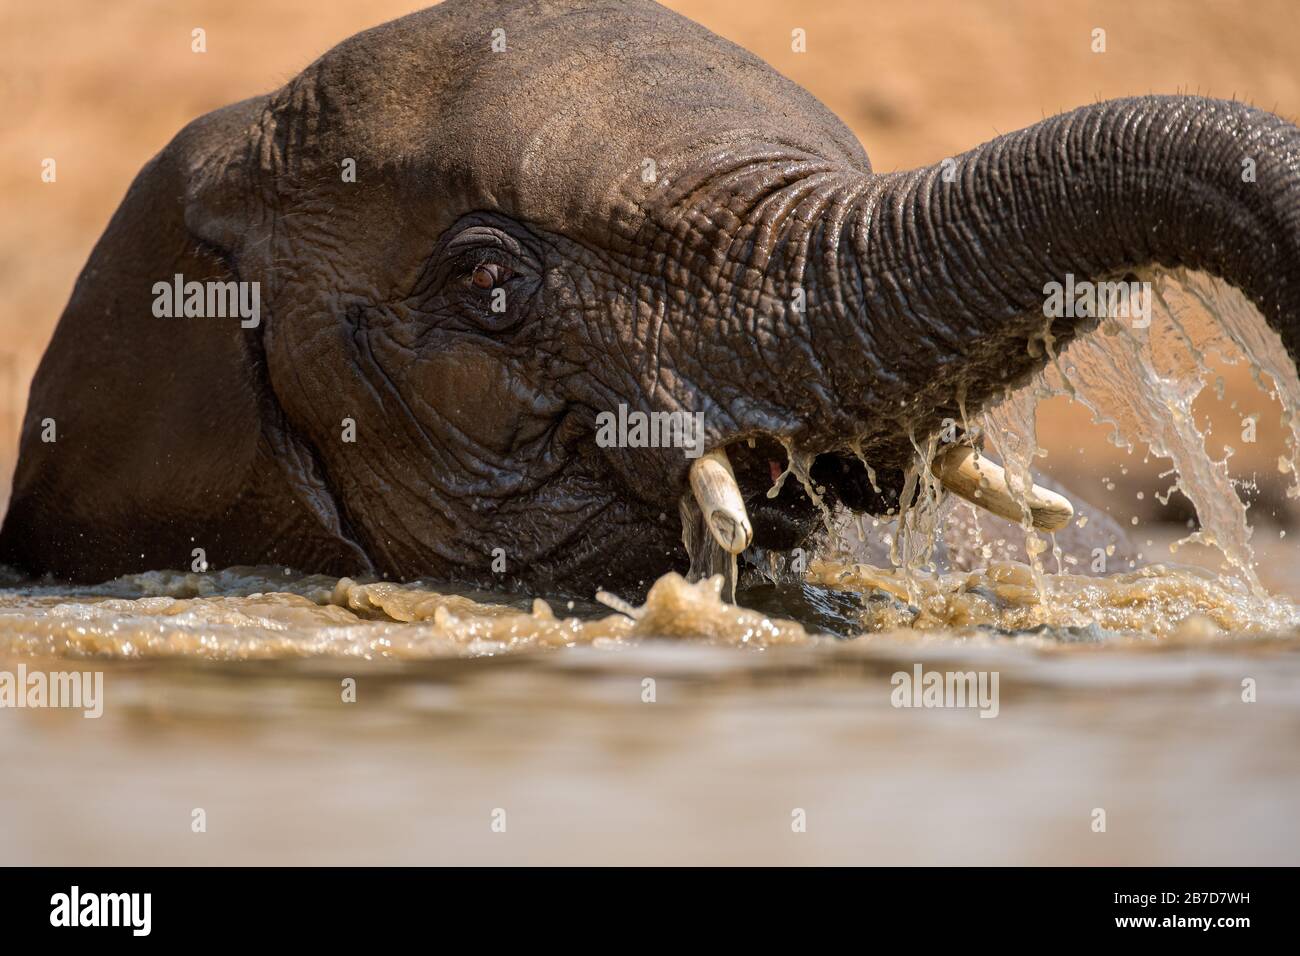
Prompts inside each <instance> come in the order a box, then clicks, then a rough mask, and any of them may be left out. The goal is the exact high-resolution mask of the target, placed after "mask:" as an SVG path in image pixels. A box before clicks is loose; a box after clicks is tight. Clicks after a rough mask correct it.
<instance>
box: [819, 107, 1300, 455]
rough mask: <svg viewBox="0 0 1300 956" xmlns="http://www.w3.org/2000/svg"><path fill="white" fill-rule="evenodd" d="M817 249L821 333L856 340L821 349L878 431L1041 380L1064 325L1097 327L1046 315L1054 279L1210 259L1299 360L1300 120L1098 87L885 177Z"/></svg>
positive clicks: (873, 437) (888, 439)
mask: <svg viewBox="0 0 1300 956" xmlns="http://www.w3.org/2000/svg"><path fill="white" fill-rule="evenodd" d="M810 258H814V259H816V260H817V261H819V262H821V263H822V266H821V272H822V275H821V277H822V278H823V279H825V280H826V284H825V286H824V287H823V288H825V289H828V290H829V292H823V293H822V294H821V299H822V301H821V302H820V303H819V309H818V312H819V313H820V316H821V317H820V318H818V319H817V320H816V321H815V322H814V323H813V324H812V325H813V327H812V332H813V333H814V335H818V334H819V333H820V337H821V338H822V339H823V341H835V342H837V343H838V344H837V345H836V347H834V348H828V349H823V350H819V359H820V360H821V364H822V365H823V366H824V370H825V371H826V372H827V373H828V374H829V376H830V378H831V380H832V382H833V387H832V389H831V390H830V391H831V392H832V393H833V394H834V395H836V396H837V398H838V400H839V401H840V402H841V403H842V405H841V409H840V411H841V412H847V413H849V414H852V415H853V416H854V417H856V418H857V419H858V420H859V421H865V422H867V433H866V434H865V435H864V436H863V438H862V440H863V442H864V444H867V445H868V446H871V445H874V444H877V443H879V444H880V445H881V446H882V447H883V446H885V445H890V444H891V443H892V445H891V447H893V448H895V449H899V448H900V445H899V442H898V436H899V435H903V436H906V434H907V433H908V431H909V430H913V431H915V432H916V433H917V435H918V437H919V435H920V434H921V429H925V428H931V429H932V428H934V427H937V425H938V423H939V422H940V421H941V420H942V418H943V417H945V416H948V415H954V416H955V413H956V412H957V408H956V404H957V401H958V399H961V400H962V401H963V402H964V403H965V405H966V407H967V408H968V409H971V410H974V409H978V408H979V407H980V405H982V404H983V403H984V402H985V401H986V400H988V399H989V398H990V397H993V396H996V395H999V394H1001V393H1002V390H1003V388H1004V387H1005V386H1007V385H1012V384H1016V383H1018V382H1021V381H1023V380H1024V379H1026V378H1027V377H1028V376H1029V375H1030V374H1032V373H1033V372H1034V371H1036V370H1037V368H1038V367H1040V366H1041V365H1042V363H1043V362H1044V360H1045V359H1044V358H1043V357H1042V356H1041V355H1039V357H1037V358H1035V357H1034V356H1032V355H1031V354H1030V350H1029V349H1027V348H1026V340H1027V339H1028V338H1030V337H1033V336H1038V335H1042V334H1043V333H1044V332H1045V331H1047V330H1048V323H1049V322H1050V333H1051V335H1052V336H1054V337H1055V338H1056V340H1057V341H1058V343H1061V344H1063V343H1064V342H1065V341H1068V340H1069V339H1070V338H1071V337H1072V336H1073V335H1074V334H1076V333H1077V332H1079V331H1081V330H1082V329H1084V328H1086V327H1087V325H1088V323H1089V321H1090V320H1088V319H1080V318H1075V317H1067V316H1065V315H1062V316H1060V317H1053V318H1050V319H1049V318H1045V315H1046V314H1047V312H1045V309H1044V305H1045V301H1046V300H1047V299H1048V294H1047V288H1048V287H1049V284H1050V283H1061V284H1062V285H1066V284H1068V283H1070V282H1075V283H1081V282H1084V281H1092V282H1098V281H1105V280H1110V279H1118V278H1120V277H1122V276H1124V275H1125V274H1126V273H1127V272H1128V271H1129V270H1133V269H1138V268H1141V267H1144V266H1148V265H1155V264H1158V265H1162V266H1167V267H1178V266H1183V267H1187V268H1189V269H1199V270H1204V271H1206V272H1209V273H1211V274H1214V275H1217V276H1218V277H1220V278H1222V279H1224V280H1226V281H1227V282H1229V283H1231V284H1232V285H1234V286H1237V287H1238V288H1239V289H1241V290H1242V291H1243V292H1244V293H1245V294H1246V296H1247V297H1248V298H1250V299H1251V300H1252V301H1253V302H1254V304H1255V305H1256V306H1257V307H1258V308H1259V310H1260V312H1261V313H1262V314H1263V316H1264V317H1265V319H1266V320H1267V321H1268V323H1269V324H1270V325H1271V326H1272V327H1273V329H1274V330H1276V331H1277V333H1278V334H1279V335H1280V337H1281V339H1282V342H1283V343H1284V345H1285V347H1286V349H1287V350H1288V352H1289V354H1290V355H1291V358H1292V360H1293V361H1296V360H1300V129H1297V128H1296V127H1295V126H1293V125H1291V124H1290V123H1288V122H1286V121H1284V120H1282V119H1280V118H1278V117H1276V116H1274V115H1272V114H1270V113H1267V112H1263V111H1261V110H1257V109H1253V108H1251V107H1249V106H1245V105H1243V104H1241V103H1235V102H1225V101H1218V100H1208V99H1202V98H1198V97H1146V98H1139V99H1127V100H1116V101H1111V102H1106V103H1100V104H1097V105H1094V106H1090V107H1085V108H1082V109H1079V110H1076V111H1074V112H1072V113H1067V114H1064V115H1061V116H1058V117H1055V118H1052V119H1048V120H1045V121H1043V122H1041V123H1038V124H1037V125H1035V126H1032V127H1030V128H1028V129H1025V130H1021V131H1019V132H1016V133H1011V134H1009V135H1006V136H1002V137H1000V138H998V139H996V140H993V141H992V142H989V143H986V144H985V145H983V146H981V147H979V148H977V149H975V150H972V151H971V152H969V153H966V154H964V155H962V156H959V157H957V158H955V159H952V160H945V161H943V162H941V163H939V164H937V165H935V166H932V167H929V168H925V169H919V170H913V171H910V172H904V173H896V174H889V175H884V176H879V177H875V178H873V179H871V180H870V183H869V186H868V188H866V189H864V190H863V191H862V194H861V196H860V197H859V199H858V202H857V205H856V212H855V215H854V216H853V217H852V218H851V219H850V220H849V221H848V222H847V223H846V225H845V226H844V228H843V229H839V230H834V231H833V232H830V233H827V232H823V236H822V248H821V252H820V255H814V256H813V257H810ZM1066 311H1069V312H1073V310H1066ZM1053 315H1054V313H1053ZM832 331H833V333H834V335H833V336H832V335H831V334H828V333H830V332H832ZM846 340H847V341H846ZM850 344H851V345H852V346H853V347H848V346H849V345H850ZM918 425H919V426H920V428H918Z"/></svg>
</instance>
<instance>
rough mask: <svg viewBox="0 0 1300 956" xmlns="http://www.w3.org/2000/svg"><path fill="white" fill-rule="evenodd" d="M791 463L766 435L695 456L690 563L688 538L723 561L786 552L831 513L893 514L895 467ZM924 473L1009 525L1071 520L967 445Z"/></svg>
mask: <svg viewBox="0 0 1300 956" xmlns="http://www.w3.org/2000/svg"><path fill="white" fill-rule="evenodd" d="M799 464H800V467H794V466H793V465H794V463H792V462H791V461H790V458H789V455H788V453H787V451H786V446H785V445H784V444H782V443H781V442H779V441H777V440H775V439H773V438H771V437H768V436H753V437H748V438H744V439H740V440H736V441H732V442H729V443H727V444H726V445H723V446H721V447H718V448H715V449H713V450H711V451H710V452H708V453H707V454H706V455H704V456H702V457H701V458H700V459H698V460H697V461H696V462H695V464H693V465H692V466H691V469H690V475H689V479H688V484H689V490H688V491H687V492H686V493H684V494H683V496H682V499H681V502H682V504H681V510H682V520H683V527H684V531H683V535H684V540H685V541H686V543H687V550H688V551H690V552H691V553H692V563H693V565H694V564H695V558H696V553H697V552H698V550H699V549H698V547H693V546H692V542H693V541H694V542H697V543H702V542H703V541H704V540H706V539H711V542H712V544H715V545H716V547H717V548H718V549H721V552H729V553H731V554H732V555H736V554H739V553H740V552H742V551H744V550H745V549H747V548H748V547H750V545H751V544H757V545H759V546H761V547H762V548H764V549H767V550H775V551H789V550H791V549H793V548H795V547H798V546H799V545H800V544H801V543H803V542H804V541H805V540H807V538H808V537H809V536H810V535H811V534H812V533H813V532H814V531H815V530H816V528H817V527H818V525H819V524H820V523H821V522H822V521H823V519H826V521H827V524H828V525H829V518H830V516H831V511H832V509H833V508H835V507H836V506H843V507H845V508H847V509H848V510H850V511H853V512H858V513H864V512H865V513H868V514H872V515H878V516H879V515H891V514H896V513H897V512H898V510H899V507H900V503H901V498H902V496H903V495H904V493H905V492H904V489H905V488H906V487H907V484H908V483H907V481H906V475H905V473H904V472H903V470H902V469H899V468H886V469H882V470H873V469H871V468H869V467H868V466H867V464H866V462H865V461H863V460H862V459H861V458H859V457H858V456H856V455H851V454H848V453H844V452H825V453H822V454H819V455H816V456H812V457H810V458H808V459H805V460H803V461H802V462H801V463H799ZM929 467H930V469H931V470H932V471H933V473H934V475H935V477H936V478H938V480H939V482H940V484H942V485H943V487H944V488H946V489H947V490H948V491H951V492H953V493H955V494H957V495H959V496H961V497H963V498H965V499H967V500H968V501H971V502H972V503H974V504H976V505H977V506H979V507H981V508H984V509H987V510H988V511H991V512H993V513H994V514H997V515H1000V516H1001V517H1004V518H1007V519H1009V520H1011V521H1015V522H1017V523H1021V522H1027V526H1028V525H1029V524H1032V526H1033V527H1035V528H1037V529H1039V530H1044V531H1055V530H1058V529H1059V528H1061V527H1063V526H1064V525H1065V523H1066V522H1068V521H1069V520H1070V518H1071V517H1072V516H1073V507H1072V506H1071V504H1070V502H1069V501H1067V500H1066V499H1065V498H1063V497H1061V496H1060V495H1058V494H1056V493H1055V492H1051V491H1048V490H1047V489H1045V488H1041V487H1039V486H1038V485H1035V484H1032V483H1029V484H1028V485H1027V486H1026V487H1015V486H1014V485H1015V483H1014V482H1013V481H1011V480H1010V479H1009V478H1008V475H1007V474H1006V472H1005V471H1004V470H1003V469H1002V468H1001V467H1000V466H999V465H998V464H996V463H995V462H993V461H992V460H990V459H988V458H985V457H983V455H982V454H981V453H980V452H979V451H978V450H976V448H974V447H972V446H971V445H969V444H961V443H956V444H953V445H951V446H948V447H946V448H943V449H941V450H940V452H939V453H938V454H937V455H935V456H934V460H933V461H932V462H930V463H929ZM913 487H914V488H915V483H913ZM700 524H702V525H703V527H702V528H700V529H699V532H700V533H698V534H696V533H694V532H693V531H692V530H691V529H693V528H695V527H698V525H700ZM721 552H717V554H718V555H719V556H720V554H721ZM709 566H710V567H713V566H715V565H714V564H712V563H710V564H709Z"/></svg>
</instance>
